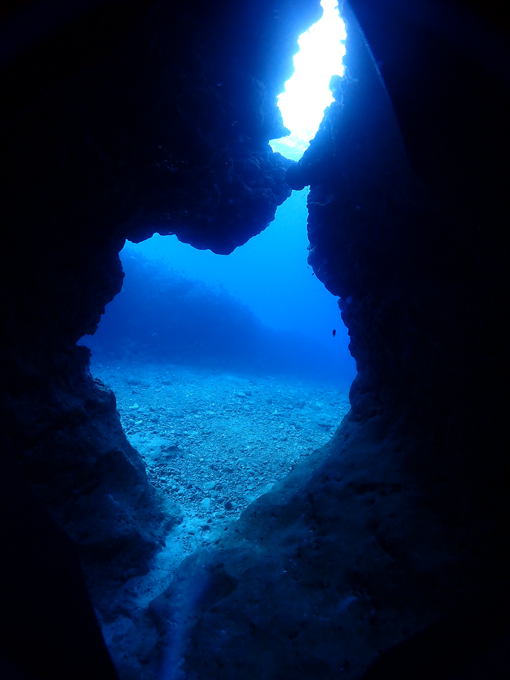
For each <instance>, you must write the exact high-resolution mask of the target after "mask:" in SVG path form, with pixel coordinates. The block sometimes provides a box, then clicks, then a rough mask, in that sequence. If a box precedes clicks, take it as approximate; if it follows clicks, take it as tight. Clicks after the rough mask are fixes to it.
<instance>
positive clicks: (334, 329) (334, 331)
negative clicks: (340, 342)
mask: <svg viewBox="0 0 510 680" xmlns="http://www.w3.org/2000/svg"><path fill="white" fill-rule="evenodd" d="M335 335H336V328H333V337H335Z"/></svg>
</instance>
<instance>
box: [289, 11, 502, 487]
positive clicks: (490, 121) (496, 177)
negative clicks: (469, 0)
mask: <svg viewBox="0 0 510 680" xmlns="http://www.w3.org/2000/svg"><path fill="white" fill-rule="evenodd" d="M352 7H353V9H354V10H355V11H356V13H357V15H358V17H359V19H360V20H361V21H362V23H363V27H364V28H366V38H367V39H368V41H369V43H370V46H371V48H372V50H373V52H374V55H375V57H374V58H375V61H374V62H372V59H371V56H370V54H369V52H368V50H366V49H365V48H364V40H365V37H364V36H363V35H362V34H360V33H359V32H358V30H357V21H356V19H355V18H354V16H353V15H352V14H350V13H349V12H348V11H347V8H346V18H347V21H348V24H349V29H348V36H349V37H348V44H347V57H346V63H347V70H348V74H349V75H348V77H347V79H346V80H345V81H344V84H343V85H342V86H341V88H340V89H339V90H337V92H336V98H337V101H336V102H335V103H334V104H333V105H332V106H331V107H330V109H329V111H328V112H327V115H326V117H325V120H324V121H323V123H322V126H321V129H320V131H319V133H318V135H317V136H316V138H315V140H314V141H313V142H312V144H311V146H310V149H309V150H308V151H307V152H306V153H305V155H304V157H303V159H302V160H301V161H300V162H299V164H298V165H296V166H294V167H292V168H291V169H289V171H288V173H287V178H288V181H289V183H290V184H291V185H292V186H293V187H301V186H303V185H304V184H310V186H311V192H310V195H309V222H308V232H309V238H310V242H311V246H312V251H311V254H310V261H311V263H312V264H313V266H314V269H315V271H316V274H317V276H318V277H319V278H320V279H321V280H322V281H323V282H324V283H325V285H326V286H327V287H328V288H329V289H330V290H331V291H332V292H333V293H335V294H336V295H339V296H341V298H342V301H341V306H342V316H343V319H344V321H345V323H346V325H347V326H348V328H349V331H350V335H351V352H352V354H353V356H354V357H355V359H356V361H357V364H358V370H359V376H358V378H357V380H356V381H355V384H354V386H353V391H352V401H353V405H354V406H356V404H357V403H358V402H359V404H360V410H361V411H363V409H364V406H363V403H364V401H363V399H364V397H363V395H364V394H365V393H366V392H371V393H375V394H377V396H378V400H379V401H380V403H381V406H382V407H384V408H386V409H387V411H388V413H390V412H391V410H392V409H397V410H398V412H405V413H406V417H407V419H408V421H409V422H410V423H411V422H413V423H414V425H416V426H418V427H421V428H422V431H423V432H424V433H427V436H430V435H432V439H433V441H434V444H433V445H432V448H434V449H435V450H436V455H435V457H434V465H436V464H440V465H441V466H442V467H443V468H444V467H446V466H447V465H449V464H452V466H453V467H454V468H455V469H456V470H457V473H456V474H458V473H460V472H461V470H462V471H463V472H464V473H466V477H470V476H471V475H473V474H474V475H475V476H474V477H472V481H473V482H474V485H475V487H476V486H478V485H479V481H480V479H479V477H478V475H479V474H483V471H480V467H484V468H485V471H487V472H488V469H489V468H488V467H486V466H481V465H480V463H481V460H482V458H483V459H485V460H487V455H488V451H487V449H490V450H491V455H490V458H491V465H490V468H491V469H490V473H489V474H490V476H491V477H492V481H488V484H489V485H491V484H495V485H496V486H497V485H498V483H499V481H502V480H504V484H506V483H507V481H508V469H507V467H506V455H504V454H503V450H502V449H503V446H504V444H503V442H504V432H503V430H502V429H501V425H502V423H503V422H504V415H503V413H504V408H505V405H504V403H505V400H504V398H503V394H504V390H505V382H506V377H507V376H506V372H505V370H504V369H503V367H504V366H505V365H506V337H507V335H506V330H505V325H506V324H505V320H504V318H503V316H502V315H501V314H500V310H501V309H503V308H504V307H505V306H506V304H507V301H508V297H507V285H506V284H505V276H506V275H505V272H506V267H507V265H506V257H505V255H504V253H505V239H506V231H507V226H506V225H507V220H508V215H507V210H506V207H505V202H506V201H505V198H504V196H505V193H506V191H507V189H506V187H507V186H508V169H507V158H508V153H509V150H510V149H509V148H508V142H509V139H508V136H507V135H505V134H504V133H503V130H504V127H505V123H504V121H505V120H506V119H507V117H508V113H509V111H510V109H509V90H508V84H509V83H508V76H507V74H505V73H504V68H503V66H504V65H508V60H509V52H508V49H507V48H506V46H505V45H504V43H501V42H499V37H500V36H499V35H498V33H497V31H495V30H489V29H488V28H487V26H486V25H485V24H484V23H483V22H481V23H476V21H475V18H474V17H473V16H471V15H470V14H463V13H462V12H461V11H460V10H459V8H457V12H456V13H453V8H452V7H451V6H448V5H445V6H442V7H439V6H437V5H433V4H432V5H431V6H430V7H427V8H425V6H423V5H419V4H416V5H413V6H411V5H410V6H406V7H404V6H403V5H402V4H401V3H391V4H390V5H389V6H385V7H384V8H383V7H382V6H379V5H377V4H376V5H375V6H374V5H373V3H370V2H362V1H360V2H353V3H352ZM453 27H455V28H453ZM475 29H477V30H475ZM400 36H401V37H400ZM477 36H478V43H477V44H478V48H477V50H475V49H474V44H476V37H477ZM490 43H491V44H492V47H491V45H490ZM478 54H480V57H478ZM376 65H378V69H377V70H380V74H381V75H382V77H383V79H384V85H385V87H384V86H383V83H382V81H379V75H378V72H377V70H376V68H377V66H376ZM378 81H379V82H378ZM385 88H386V89H387V92H388V95H389V98H388V97H387V96H386V92H385ZM475 92H476V94H475ZM390 102H391V103H390ZM392 108H393V110H394V117H393V112H392ZM397 124H398V126H397ZM398 129H400V130H401V132H402V138H403V143H404V146H402V145H400V144H399V142H398V136H399V132H398ZM496 366H498V367H499V368H496ZM427 456H429V457H430V453H428V454H427ZM468 468H469V470H468ZM461 474H462V473H461ZM504 488H505V487H504V486H503V488H500V491H501V492H503V493H504V490H503V489H504ZM475 493H478V492H476V490H475Z"/></svg>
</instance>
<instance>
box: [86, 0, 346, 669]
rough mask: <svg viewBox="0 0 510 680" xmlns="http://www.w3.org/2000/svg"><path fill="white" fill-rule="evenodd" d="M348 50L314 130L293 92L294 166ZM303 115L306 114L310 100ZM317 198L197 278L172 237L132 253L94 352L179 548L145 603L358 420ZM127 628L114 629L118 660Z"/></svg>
mask: <svg viewBox="0 0 510 680" xmlns="http://www.w3.org/2000/svg"><path fill="white" fill-rule="evenodd" d="M322 5H323V7H324V11H325V19H326V22H327V21H328V20H331V18H332V17H333V16H335V17H336V19H338V8H337V7H336V3H335V2H334V1H333V0H323V3H322ZM314 29H315V27H312V29H311V30H310V31H308V32H307V34H305V38H307V37H308V38H310V36H311V37H312V38H313V37H316V38H318V40H319V42H320V43H321V45H322V46H323V47H324V46H325V41H324V33H322V34H321V33H320V32H319V33H316V31H314ZM337 30H340V31H341V30H344V27H343V22H341V24H337ZM314 34H316V35H315V36H314ZM344 37H345V36H344V34H343V33H341V32H340V33H339V34H338V35H337V39H336V42H337V45H336V47H337V48H338V49H336V51H335V50H333V51H331V50H329V51H328V50H325V53H326V54H323V55H322V56H323V58H327V57H328V55H329V57H330V58H331V57H332V56H333V57H334V58H336V59H337V62H336V64H335V66H334V67H332V70H331V72H326V71H325V72H324V73H325V75H324V77H323V78H322V82H321V83H320V85H321V86H322V93H321V98H320V97H318V96H316V95H315V94H313V95H311V93H310V91H309V90H308V91H307V93H306V99H307V101H315V102H319V103H318V107H315V110H313V109H312V110H308V111H305V113H308V114H309V116H308V117H306V118H305V119H304V120H301V121H299V120H298V121H291V122H288V121H287V116H286V113H285V112H286V110H287V111H288V110H289V109H288V106H289V105H288V106H287V107H286V106H285V105H284V102H286V101H287V100H288V99H289V98H292V94H293V92H292V87H291V86H290V85H289V83H287V92H286V93H284V94H283V95H282V97H281V102H280V103H281V104H282V113H283V115H284V123H285V124H286V125H288V127H289V128H290V129H291V134H290V135H289V137H288V138H286V139H284V140H280V141H278V140H277V141H275V142H273V143H272V147H273V149H274V150H275V151H279V152H281V153H282V155H285V156H286V157H287V158H290V159H293V160H297V159H299V157H300V156H301V155H302V153H303V152H304V150H305V149H306V147H307V145H308V141H309V139H310V138H311V137H313V136H314V133H315V131H316V129H317V127H318V125H319V122H320V120H321V118H322V114H323V111H324V108H325V107H326V106H327V105H328V104H329V103H330V102H331V101H332V96H331V92H330V91H329V88H328V85H329V80H330V78H331V76H332V75H342V65H341V57H342V53H343V52H342V48H343V45H342V44H341V42H340V41H341V40H342V39H343V38H344ZM305 43H306V40H305V41H304V44H302V45H301V50H302V51H301V52H300V53H299V54H298V57H299V56H303V55H304V53H305V51H306V50H305ZM309 47H311V49H312V52H313V41H312V44H310V45H309ZM298 61H299V60H298ZM297 66H298V64H297V63H296V67H297ZM322 67H323V66H320V68H321V69H322ZM316 80H317V79H316ZM314 84H316V83H314ZM302 87H304V88H305V90H306V88H307V87H308V88H309V87H311V83H310V81H308V82H306V80H305V84H304V85H302ZM287 95H288V96H287ZM290 107H291V110H292V107H294V108H295V109H296V108H299V109H300V110H301V111H302V112H303V111H304V108H305V107H303V105H302V102H301V103H300V102H299V100H298V101H297V102H296V101H294V103H293V104H292V103H290ZM306 198H307V194H306V191H302V192H294V194H293V195H292V196H291V197H290V199H288V200H287V201H286V203H285V204H284V205H283V206H281V207H280V209H279V211H278V213H277V217H276V219H275V221H274V223H272V224H271V225H269V227H268V228H267V229H266V230H265V231H264V232H262V234H260V235H259V236H257V237H254V238H252V239H251V241H249V242H248V244H246V245H245V246H242V247H241V248H238V249H237V250H236V251H234V253H233V254H231V255H229V256H219V255H213V254H212V253H209V252H203V251H193V249H192V248H191V246H189V247H188V251H186V252H189V253H194V254H195V255H196V261H195V262H193V261H192V260H191V261H188V263H187V264H188V267H187V271H186V268H185V267H184V266H183V265H184V260H185V259H186V257H185V256H184V255H183V253H184V252H185V251H183V250H180V248H181V247H182V248H185V247H186V246H184V245H183V244H178V243H175V241H174V242H173V245H174V246H177V250H176V249H175V248H172V246H171V245H169V244H170V242H171V237H155V238H154V239H151V240H149V241H144V242H142V243H141V244H139V245H138V246H137V247H135V246H134V245H133V244H128V245H127V248H126V249H125V250H124V251H123V253H122V254H121V258H122V261H123V266H124V270H125V272H126V278H125V282H124V287H123V291H122V292H121V293H120V294H119V295H118V296H117V297H116V298H115V300H114V301H113V302H112V303H111V304H110V305H109V306H108V308H107V311H106V315H105V317H104V319H103V320H102V322H101V324H100V326H99V330H98V333H97V334H96V335H95V336H94V337H93V338H91V339H89V338H87V339H86V340H85V341H84V344H86V345H87V346H90V347H91V349H92V353H93V354H92V364H91V366H92V372H93V374H94V376H96V377H98V378H100V379H101V380H102V381H103V382H104V383H105V384H107V385H108V386H110V387H111V388H112V389H113V391H114V392H115V395H116V397H117V406H118V410H119V412H120V415H121V420H122V425H123V428H124V431H125V432H126V434H127V436H128V438H129V440H130V443H131V444H133V446H134V447H135V448H136V449H137V451H138V452H139V453H140V455H141V456H142V458H143V460H144V463H145V466H146V470H147V475H148V478H149V481H150V483H151V486H152V487H153V488H154V489H155V490H156V492H157V494H158V495H159V497H160V498H161V499H162V502H163V505H165V506H166V513H167V518H168V519H167V521H168V538H167V544H166V548H164V549H163V550H161V552H160V553H159V554H158V555H157V556H156V558H155V562H154V565H153V568H152V569H151V571H150V572H149V574H148V575H147V576H146V577H144V578H143V579H142V583H143V585H140V583H138V585H137V586H136V587H137V588H139V590H140V593H141V592H142V591H144V592H150V593H151V595H152V596H154V595H156V594H158V592H161V591H162V590H163V589H164V588H165V587H166V586H167V585H168V583H169V580H171V578H172V576H173V573H174V571H175V569H176V568H177V567H178V565H179V564H180V563H181V562H182V560H183V558H184V557H185V556H186V555H187V554H190V553H191V552H193V551H194V550H196V549H197V548H201V547H204V546H207V545H208V544H211V543H214V542H215V541H216V540H217V537H218V535H220V532H221V531H222V530H223V529H224V528H225V527H226V526H227V524H230V523H231V522H232V521H233V520H235V519H237V518H238V517H239V516H240V514H241V512H242V511H243V510H244V509H245V508H246V507H247V505H248V504H249V503H251V502H252V501H253V500H255V499H256V498H257V497H259V496H261V495H263V494H264V493H266V492H268V491H269V490H270V489H271V488H272V487H273V485H274V484H275V483H276V482H278V481H279V480H281V479H282V478H283V477H285V476H286V475H287V473H288V472H289V471H290V470H292V469H293V468H294V466H295V465H296V464H297V463H298V462H300V461H302V460H304V459H305V458H306V457H307V456H309V455H310V454H311V453H312V452H313V451H315V450H316V449H318V448H320V447H321V446H322V445H323V444H325V443H326V442H327V441H328V440H329V439H330V437H331V434H332V432H333V431H334V429H335V428H336V426H338V424H339V423H340V421H341V419H342V417H343V415H345V414H346V413H347V412H348V410H349V402H348V389H349V385H350V382H351V381H352V379H353V378H354V377H355V365H354V361H353V360H352V358H351V357H350V355H349V353H348V349H347V344H348V337H347V332H346V329H345V327H344V326H343V323H342V321H341V318H340V313H339V310H338V306H337V301H336V299H335V298H334V297H333V296H332V295H331V294H330V293H329V292H328V291H326V289H325V288H324V286H323V285H322V284H321V283H319V282H318V281H317V280H316V279H315V277H314V275H313V271H312V269H311V267H308V266H307V264H306V248H307V245H308V242H307V237H306V215H307V210H306ZM263 252H264V253H265V255H266V260H265V261H264V260H263V259H262V253H263ZM162 255H166V256H167V257H166V258H164V259H165V260H166V261H164V262H161V256H162ZM267 256H268V257H267ZM210 257H212V258H213V260H207V258H210ZM204 258H206V259H204ZM212 261H215V262H216V263H219V262H221V263H222V265H221V266H220V269H223V270H224V271H223V274H224V276H222V277H218V278H219V279H220V281H219V283H220V284H222V285H223V288H222V287H221V286H220V287H218V285H217V284H218V281H215V280H214V276H211V274H214V267H212V266H211V265H210V263H211V262H212ZM231 263H234V266H233V267H231V266H230V265H231ZM190 265H191V266H190ZM174 267H175V270H172V268H174ZM208 268H209V272H208V277H206V278H205V280H204V274H205V272H206V270H207V269H208ZM183 269H185V271H184V272H183V271H182V270H183ZM176 270H177V271H176ZM179 270H181V271H180V272H179ZM282 293H283V294H282ZM176 320H177V321H176ZM142 599H143V597H142ZM120 625H121V624H120V623H119V624H117V622H113V623H112V624H111V625H110V626H108V628H107V629H104V630H103V632H104V634H105V637H106V639H107V641H108V643H109V647H110V650H111V651H112V653H113V655H114V656H116V651H115V647H116V643H115V638H116V636H118V635H119V633H120V632H122V631H121V630H120V628H119V626H120Z"/></svg>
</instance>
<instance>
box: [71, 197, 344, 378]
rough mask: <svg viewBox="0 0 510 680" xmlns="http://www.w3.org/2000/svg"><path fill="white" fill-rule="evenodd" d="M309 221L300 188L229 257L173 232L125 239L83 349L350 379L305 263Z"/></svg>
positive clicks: (320, 289)
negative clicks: (117, 276)
mask: <svg viewBox="0 0 510 680" xmlns="http://www.w3.org/2000/svg"><path fill="white" fill-rule="evenodd" d="M306 218H307V210H306V190H305V191H302V192H294V193H293V194H292V196H291V197H290V198H289V199H288V200H287V201H286V202H285V203H284V204H283V205H282V206H281V207H280V208H279V210H278V212H277V216H276V219H275V220H274V222H272V223H271V224H270V225H269V227H268V228H267V229H266V230H265V231H264V232H262V233H261V234H260V235H258V236H256V237H255V238H253V239H251V240H250V241H249V242H248V243H247V244H246V245H244V246H242V247H240V248H238V249H237V250H235V251H234V252H233V253H232V254H231V255H228V256H223V255H216V254H214V253H212V252H211V251H199V250H196V249H194V248H192V247H191V246H189V245H187V244H183V243H180V242H179V241H178V240H177V239H176V237H175V236H159V235H155V236H154V237H153V238H151V239H150V240H148V241H144V242H143V243H140V244H137V245H136V244H132V243H129V242H128V243H127V244H126V247H125V248H124V250H123V251H122V253H121V260H122V263H123V268H124V271H125V273H126V277H125V280H124V286H123V290H122V292H121V293H120V294H119V295H118V296H117V297H116V298H115V299H114V300H113V301H112V302H111V303H110V304H109V305H108V307H107V309H106V313H105V315H104V317H103V319H102V321H101V323H100V325H99V329H98V331H97V333H96V334H95V335H94V336H93V337H88V336H86V337H85V338H83V340H82V341H81V343H80V344H85V345H87V346H88V347H90V348H91V349H92V351H93V356H95V358H123V359H129V360H133V361H135V360H144V361H167V362H172V363H178V364H186V365H199V366H204V367H209V368H217V369H229V370H237V371H239V372H243V373H254V374H255V373H256V374H264V373H271V374H275V373H283V374H287V375H292V376H295V377H300V378H301V377H302V378H310V379H313V378H315V379H318V380H322V381H324V380H328V381H330V382H334V383H336V384H338V385H346V384H348V383H350V382H351V381H352V379H353V378H354V376H355V364H354V361H353V359H352V358H351V356H350V354H349V352H348V349H347V345H348V336H347V332H346V329H345V327H344V326H343V323H342V321H341V318H340V312H339V309H338V304H337V299H336V298H335V297H334V296H333V295H331V294H330V293H329V292H328V291H327V290H326V289H325V287H324V286H323V284H322V283H320V282H319V281H318V280H317V279H316V278H315V276H314V275H313V271H312V269H311V267H309V266H308V264H307V246H308V239H307V234H306ZM333 329H335V331H336V333H335V335H333Z"/></svg>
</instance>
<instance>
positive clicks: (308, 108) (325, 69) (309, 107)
mask: <svg viewBox="0 0 510 680" xmlns="http://www.w3.org/2000/svg"><path fill="white" fill-rule="evenodd" d="M321 6H322V8H323V10H324V13H323V15H322V18H321V19H320V20H319V21H318V22H317V23H316V24H314V25H313V26H311V27H310V28H309V29H308V31H306V33H303V34H302V35H301V36H300V38H299V40H298V44H299V52H298V53H297V54H296V55H295V56H294V67H295V72H294V75H293V76H292V78H291V79H290V80H288V81H287V82H286V83H285V92H283V93H282V94H280V95H279V96H278V106H279V107H280V111H281V112H282V116H283V122H284V125H285V127H287V128H289V130H290V131H291V135H290V136H289V137H283V138H282V139H278V140H273V141H272V142H271V148H272V149H273V151H279V152H280V153H281V154H283V155H284V156H286V157H287V158H291V159H292V160H299V158H301V156H302V155H303V153H304V151H305V149H306V148H307V147H308V144H309V141H310V140H311V139H313V137H314V136H315V134H316V132H317V130H318V129H319V124H320V122H321V120H322V117H323V115H324V109H325V108H326V107H327V106H329V105H330V104H331V102H332V101H333V96H332V94H331V92H330V90H329V81H330V79H331V76H333V75H339V76H340V77H341V76H343V72H344V67H343V64H342V58H343V56H344V55H345V44H344V41H345V39H346V37H347V35H346V32H345V24H344V22H343V20H342V19H341V18H340V15H339V13H338V0H322V2H321Z"/></svg>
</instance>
